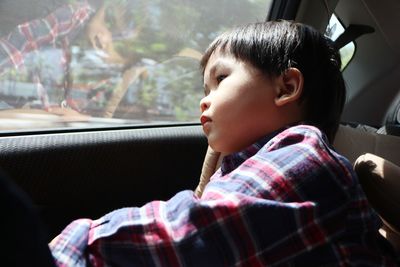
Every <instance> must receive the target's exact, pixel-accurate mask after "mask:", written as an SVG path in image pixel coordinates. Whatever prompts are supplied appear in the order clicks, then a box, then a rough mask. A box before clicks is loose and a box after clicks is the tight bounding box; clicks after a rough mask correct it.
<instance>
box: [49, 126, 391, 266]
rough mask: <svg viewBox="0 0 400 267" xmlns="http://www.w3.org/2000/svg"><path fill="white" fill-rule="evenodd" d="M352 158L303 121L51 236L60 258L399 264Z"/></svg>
mask: <svg viewBox="0 0 400 267" xmlns="http://www.w3.org/2000/svg"><path fill="white" fill-rule="evenodd" d="M379 227H380V220H379V218H378V216H377V215H376V214H375V212H374V211H373V210H372V209H371V208H370V207H369V205H368V202H367V200H366V198H365V196H364V193H363V191H362V190H361V188H360V185H359V183H358V181H357V178H356V176H355V174H354V172H353V170H352V166H351V165H350V163H349V162H348V161H347V160H346V159H345V158H344V157H342V156H340V155H339V154H337V153H336V152H335V151H333V150H332V149H331V148H330V146H329V145H328V144H327V141H326V139H325V137H323V135H322V134H321V132H320V131H319V130H318V129H316V128H314V127H312V126H307V125H299V126H295V127H291V128H288V129H286V130H282V131H279V132H277V133H275V134H273V135H271V136H267V137H265V138H263V139H262V140H260V141H259V142H257V143H255V144H253V145H252V146H250V147H248V148H247V149H245V150H243V151H241V152H239V153H235V154H232V155H229V156H227V157H225V158H224V160H223V162H222V166H221V169H219V170H218V171H217V172H216V173H215V174H214V176H213V177H212V178H211V180H210V182H209V184H208V185H207V186H206V188H205V191H204V193H203V195H202V197H201V198H197V197H196V196H195V195H194V193H193V192H192V191H183V192H180V193H178V194H177V195H176V196H174V197H173V198H172V199H170V200H169V201H166V202H163V201H154V202H150V203H148V204H147V205H145V206H143V207H141V208H124V209H120V210H116V211H114V212H111V213H110V214H107V215H106V216H104V217H102V218H100V219H98V220H95V221H92V220H89V219H81V220H77V221H74V222H72V223H71V224H70V225H69V226H68V227H67V228H66V229H65V230H64V231H63V232H62V233H61V234H60V235H59V236H58V237H56V238H55V239H54V240H53V241H52V243H51V244H50V248H51V250H52V253H53V256H54V258H55V259H56V263H57V264H58V265H59V266H86V265H87V264H89V265H93V266H190V267H192V266H288V265H290V266H394V265H395V264H394V261H393V260H392V258H391V257H390V256H388V254H386V253H385V252H384V249H383V245H384V243H383V242H384V240H382V239H381V238H380V237H379V234H378V228H379Z"/></svg>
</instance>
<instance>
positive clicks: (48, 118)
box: [0, 0, 272, 131]
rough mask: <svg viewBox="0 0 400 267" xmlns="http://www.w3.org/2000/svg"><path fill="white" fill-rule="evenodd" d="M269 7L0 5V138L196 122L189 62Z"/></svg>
mask: <svg viewBox="0 0 400 267" xmlns="http://www.w3.org/2000/svg"><path fill="white" fill-rule="evenodd" d="M271 4H272V1H271V0H218V1H216V0H202V1H198V0H168V1H165V0H38V1H35V5H32V4H31V3H30V2H29V1H25V0H4V1H2V6H1V9H0V21H1V23H0V36H1V38H0V131H5V130H8V131H9V130H17V129H19V130H21V129H43V128H63V127H93V126H95V127H97V126H110V125H120V124H143V123H168V122H190V121H197V120H198V119H197V118H198V115H199V104H198V103H199V101H200V99H201V97H202V94H203V89H202V79H201V75H200V72H199V58H200V57H201V53H202V52H203V51H204V50H205V49H206V47H207V46H208V44H209V43H210V42H211V41H212V40H213V38H215V37H216V36H217V35H218V34H219V33H221V32H222V31H224V30H226V29H228V28H230V27H232V26H234V25H238V24H243V23H249V22H256V21H264V20H265V18H266V17H267V14H268V11H269V8H270V5H271Z"/></svg>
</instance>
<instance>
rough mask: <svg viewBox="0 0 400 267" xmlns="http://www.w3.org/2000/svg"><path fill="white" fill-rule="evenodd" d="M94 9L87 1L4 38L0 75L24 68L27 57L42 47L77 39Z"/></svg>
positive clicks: (0, 59) (25, 25)
mask: <svg viewBox="0 0 400 267" xmlns="http://www.w3.org/2000/svg"><path fill="white" fill-rule="evenodd" d="M93 13H94V10H93V9H92V8H91V7H90V6H89V5H88V4H87V3H85V2H83V1H82V2H79V3H76V4H74V5H72V4H71V5H66V6H62V7H60V8H58V9H57V10H55V11H54V12H53V13H50V14H49V15H48V16H46V17H45V18H42V19H36V20H33V21H30V22H26V23H22V24H20V25H18V27H17V28H16V29H15V30H14V31H12V32H11V33H9V34H8V35H7V36H6V37H4V38H1V39H0V75H1V74H3V73H4V71H6V70H7V69H8V68H16V69H20V68H23V66H24V57H25V56H26V55H27V54H28V53H31V52H35V51H38V50H40V49H41V48H42V47H46V46H47V47H48V46H54V47H55V46H56V44H58V43H61V42H62V39H64V38H69V39H73V38H74V37H75V36H76V35H77V34H78V33H79V31H80V30H82V28H83V27H84V26H85V25H86V23H87V21H88V20H89V18H90V16H91V15H92V14H93Z"/></svg>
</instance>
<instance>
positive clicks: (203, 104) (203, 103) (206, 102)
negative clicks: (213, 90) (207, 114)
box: [200, 96, 210, 113]
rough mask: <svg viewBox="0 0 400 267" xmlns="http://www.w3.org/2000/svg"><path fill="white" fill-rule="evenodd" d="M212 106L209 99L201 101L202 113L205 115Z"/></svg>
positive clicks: (205, 98) (204, 98)
mask: <svg viewBox="0 0 400 267" xmlns="http://www.w3.org/2000/svg"><path fill="white" fill-rule="evenodd" d="M209 106H210V101H209V99H208V97H207V96H206V97H203V98H202V99H201V100H200V111H201V112H202V113H203V112H204V111H205V110H207V109H208V108H209Z"/></svg>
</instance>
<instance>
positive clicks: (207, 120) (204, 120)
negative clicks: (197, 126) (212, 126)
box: [200, 115, 211, 126]
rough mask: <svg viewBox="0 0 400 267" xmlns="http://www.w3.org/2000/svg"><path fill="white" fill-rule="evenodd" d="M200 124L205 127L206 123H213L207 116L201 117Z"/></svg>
mask: <svg viewBox="0 0 400 267" xmlns="http://www.w3.org/2000/svg"><path fill="white" fill-rule="evenodd" d="M200 122H201V124H202V125H203V126H204V125H205V124H206V123H208V122H211V119H210V118H209V117H207V116H204V115H202V116H201V117H200Z"/></svg>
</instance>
